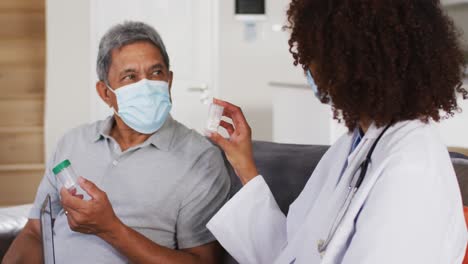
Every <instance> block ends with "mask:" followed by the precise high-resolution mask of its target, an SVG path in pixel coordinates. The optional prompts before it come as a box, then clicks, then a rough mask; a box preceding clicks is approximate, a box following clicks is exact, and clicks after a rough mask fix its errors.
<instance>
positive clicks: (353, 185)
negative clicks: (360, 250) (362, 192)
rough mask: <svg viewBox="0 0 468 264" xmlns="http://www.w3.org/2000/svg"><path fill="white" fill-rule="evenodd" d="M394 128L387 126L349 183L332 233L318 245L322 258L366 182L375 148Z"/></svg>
mask: <svg viewBox="0 0 468 264" xmlns="http://www.w3.org/2000/svg"><path fill="white" fill-rule="evenodd" d="M391 126H392V123H390V124H389V125H387V126H386V127H385V129H384V130H383V131H382V132H381V133H380V135H379V136H378V137H377V139H376V140H375V142H374V144H372V146H371V148H370V150H369V152H368V153H367V156H366V158H365V159H364V161H363V162H362V163H361V165H359V167H358V168H357V170H356V171H355V172H354V173H353V177H352V178H351V181H350V183H349V193H348V195H347V196H346V200H345V202H344V203H343V205H342V206H341V208H340V211H339V212H338V214H337V215H336V218H335V221H334V222H333V225H332V228H331V229H330V232H329V233H328V236H327V239H326V240H325V241H323V240H321V241H319V243H318V245H317V249H318V251H319V253H320V255H321V256H323V255H324V254H325V252H326V251H327V247H328V245H329V244H330V241H331V240H332V239H333V237H334V236H335V233H336V230H337V229H338V227H339V226H340V225H341V222H342V221H343V219H344V216H345V215H346V213H347V212H348V209H349V206H350V204H351V201H352V200H353V198H354V195H355V194H356V192H357V191H358V190H359V187H361V184H362V182H363V181H364V178H365V177H366V173H367V169H368V168H369V164H370V163H371V161H372V160H371V157H372V153H374V149H375V147H376V146H377V143H379V141H380V139H381V138H382V136H383V134H385V132H386V131H387V130H388V129H389V128H390V127H391ZM358 171H360V173H359V177H358V178H356V177H355V176H356V173H357V172H358Z"/></svg>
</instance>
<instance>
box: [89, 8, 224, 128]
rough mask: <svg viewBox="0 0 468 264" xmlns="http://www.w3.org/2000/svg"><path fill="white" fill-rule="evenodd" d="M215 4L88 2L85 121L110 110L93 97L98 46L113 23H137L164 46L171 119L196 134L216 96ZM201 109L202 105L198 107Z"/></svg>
mask: <svg viewBox="0 0 468 264" xmlns="http://www.w3.org/2000/svg"><path fill="white" fill-rule="evenodd" d="M216 5H217V1H216V0H177V1H171V0H97V1H92V2H91V50H92V52H91V61H92V67H91V73H90V74H91V77H92V78H91V84H90V86H91V89H92V90H93V91H92V92H91V97H92V98H91V120H93V121H94V120H97V119H103V118H105V117H106V116H108V115H110V114H111V111H110V109H109V108H108V107H107V105H105V104H104V103H103V102H101V99H100V98H99V97H98V95H97V94H96V92H95V91H94V90H95V88H94V87H95V82H96V81H97V77H96V71H95V69H96V66H95V61H96V57H97V51H98V45H99V40H100V38H101V37H102V35H103V34H104V33H105V32H106V31H107V30H108V29H109V28H110V27H111V26H113V25H115V24H116V23H120V22H123V21H125V20H134V21H142V22H145V23H148V24H149V25H151V26H153V27H154V28H155V29H156V30H157V31H158V32H159V34H161V37H162V39H163V41H164V43H165V45H166V48H167V51H168V53H169V58H170V60H171V70H172V71H173V72H174V82H173V86H172V100H173V109H172V112H171V114H172V116H173V117H174V118H175V119H176V120H178V121H179V122H181V123H183V124H185V125H186V126H188V127H189V128H193V129H196V130H198V131H199V132H201V131H202V129H203V126H204V123H205V119H206V116H207V109H208V107H207V104H206V100H204V99H206V98H207V97H209V96H213V95H217V90H216V89H214V88H215V87H216V82H217V80H216V78H215V76H217V74H216V72H215V70H216V69H217V67H216V55H217V45H216V43H217V35H216V32H217V28H216V27H217V23H215V21H216V19H217V17H216V16H217V6H216ZM204 103H205V104H204Z"/></svg>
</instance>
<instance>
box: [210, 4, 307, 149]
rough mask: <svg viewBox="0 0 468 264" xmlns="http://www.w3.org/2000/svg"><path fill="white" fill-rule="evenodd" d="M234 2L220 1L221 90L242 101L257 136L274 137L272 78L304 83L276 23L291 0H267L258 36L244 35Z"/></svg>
mask: <svg viewBox="0 0 468 264" xmlns="http://www.w3.org/2000/svg"><path fill="white" fill-rule="evenodd" d="M234 2H235V1H220V14H219V18H220V24H219V30H220V32H219V41H220V43H219V44H220V46H219V85H220V87H219V94H220V96H221V98H223V99H226V100H229V101H231V102H233V103H235V104H238V105H240V106H241V107H242V108H243V110H244V113H245V115H246V117H247V119H248V120H249V122H250V125H251V126H252V129H253V137H254V139H259V140H272V138H273V124H272V120H273V117H272V100H273V89H274V88H273V87H271V86H269V85H268V83H269V82H271V81H282V82H294V83H298V82H299V83H305V78H304V76H303V73H302V71H301V69H300V68H297V67H293V65H292V62H293V61H292V56H291V55H290V54H289V52H288V43H287V40H288V34H287V33H285V32H277V31H274V30H273V29H272V28H273V26H274V25H280V26H282V25H284V24H285V20H286V17H285V12H286V9H287V6H288V3H289V0H268V1H267V3H266V9H267V12H266V13H267V16H266V20H265V21H259V22H258V23H257V37H256V39H254V40H251V41H248V40H246V39H245V35H244V30H245V23H244V22H242V21H238V20H236V19H235V18H234Z"/></svg>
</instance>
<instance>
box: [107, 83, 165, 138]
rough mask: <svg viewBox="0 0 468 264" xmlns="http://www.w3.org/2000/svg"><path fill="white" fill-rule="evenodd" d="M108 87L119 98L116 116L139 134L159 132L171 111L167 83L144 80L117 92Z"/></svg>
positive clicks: (121, 88) (123, 87)
mask: <svg viewBox="0 0 468 264" xmlns="http://www.w3.org/2000/svg"><path fill="white" fill-rule="evenodd" d="M106 86H107V88H109V90H110V91H112V92H113V93H114V94H115V96H116V98H117V105H118V108H119V111H118V112H116V111H115V109H114V112H115V114H116V115H118V116H119V117H120V118H121V119H122V120H123V121H124V122H125V124H126V125H127V126H129V127H131V128H132V129H133V130H135V131H137V132H139V133H142V134H152V133H154V132H156V131H158V130H159V129H160V128H161V127H162V126H163V124H164V122H165V121H166V119H167V117H168V115H169V112H170V111H171V108H172V103H171V99H170V95H169V84H168V83H167V82H164V81H155V80H147V79H142V80H141V81H139V82H136V83H132V84H129V85H125V86H122V87H120V88H119V89H116V90H114V89H112V88H111V87H109V86H108V85H107V84H106Z"/></svg>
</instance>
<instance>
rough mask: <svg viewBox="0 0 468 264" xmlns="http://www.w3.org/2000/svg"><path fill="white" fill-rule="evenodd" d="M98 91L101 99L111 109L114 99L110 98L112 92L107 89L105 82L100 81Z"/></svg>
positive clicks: (97, 85)
mask: <svg viewBox="0 0 468 264" xmlns="http://www.w3.org/2000/svg"><path fill="white" fill-rule="evenodd" d="M96 91H97V93H98V95H99V97H101V99H102V100H103V101H104V103H106V104H107V105H108V106H109V107H111V106H112V99H111V97H110V93H111V92H110V91H109V89H108V88H107V86H106V84H105V83H104V81H98V82H97V83H96Z"/></svg>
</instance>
